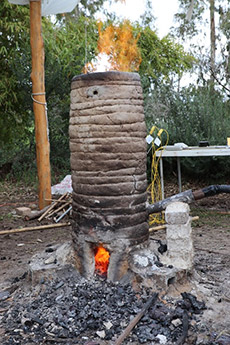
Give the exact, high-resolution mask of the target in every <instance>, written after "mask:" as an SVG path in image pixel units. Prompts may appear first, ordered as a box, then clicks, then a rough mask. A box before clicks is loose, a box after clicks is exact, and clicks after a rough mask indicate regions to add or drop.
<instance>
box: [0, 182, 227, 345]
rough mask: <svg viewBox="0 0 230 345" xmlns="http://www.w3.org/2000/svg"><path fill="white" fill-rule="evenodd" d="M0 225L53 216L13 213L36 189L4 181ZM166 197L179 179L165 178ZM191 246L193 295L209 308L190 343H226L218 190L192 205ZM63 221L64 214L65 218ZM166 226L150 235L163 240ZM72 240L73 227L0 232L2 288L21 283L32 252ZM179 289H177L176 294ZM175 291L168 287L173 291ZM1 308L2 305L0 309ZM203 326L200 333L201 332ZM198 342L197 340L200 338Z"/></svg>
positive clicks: (223, 230) (30, 203)
mask: <svg viewBox="0 0 230 345" xmlns="http://www.w3.org/2000/svg"><path fill="white" fill-rule="evenodd" d="M205 186H206V185H205V184H202V183H197V182H196V183H194V182H190V183H187V184H186V185H185V186H184V188H183V190H187V189H193V190H196V189H199V188H203V187H205ZM0 188H1V189H0V192H1V193H0V230H10V229H15V228H21V227H27V226H30V227H31V226H38V225H44V224H47V223H49V222H50V223H52V221H51V220H50V221H48V220H43V221H42V222H41V223H39V222H38V220H37V219H35V220H30V221H26V220H25V219H24V218H23V217H22V216H19V215H18V214H17V213H16V208H17V207H22V206H25V207H30V208H32V209H38V208H37V194H36V192H35V190H34V189H33V188H28V187H24V186H20V185H17V186H15V185H12V184H8V183H3V184H2V185H1V186H0ZM165 191H166V197H167V196H171V195H174V194H176V193H177V192H178V191H177V183H176V182H175V181H173V182H167V181H166V182H165ZM190 207H191V215H192V216H199V220H198V221H196V222H193V224H192V226H193V238H194V247H195V259H194V276H193V280H195V281H196V284H195V285H194V286H195V287H193V288H194V289H196V294H197V296H198V297H200V299H203V300H205V303H206V306H207V309H206V311H205V312H204V314H203V317H202V320H201V322H200V335H199V336H198V338H197V340H196V342H194V344H206V343H205V339H206V340H207V344H212V342H211V343H210V342H208V341H210V337H211V335H212V336H213V334H215V339H216V341H218V339H220V341H221V339H222V338H221V337H222V336H223V335H224V336H227V338H224V339H227V340H224V341H225V342H213V344H225V345H226V344H230V270H229V265H230V250H229V248H230V196H229V195H228V194H220V195H217V196H214V197H209V198H205V199H202V200H200V201H198V202H196V203H194V204H192V205H191V206H190ZM63 221H64V222H66V219H64V220H63ZM164 236H165V232H164V230H160V231H159V232H157V233H156V234H154V238H156V239H157V238H159V239H162V238H164ZM68 240H71V227H70V226H68V227H63V228H57V229H46V230H37V231H30V232H21V233H15V234H5V235H0V271H1V275H0V291H1V290H4V289H5V288H6V287H9V286H10V285H11V284H14V283H15V282H20V281H22V282H23V278H24V277H25V273H26V272H27V265H28V263H29V262H30V260H31V258H32V256H33V255H34V254H36V253H39V252H41V251H42V250H44V249H45V248H46V247H48V246H50V245H55V244H61V243H64V242H66V241H68ZM179 292H180V291H178V293H179ZM173 293H174V294H175V291H171V294H172V295H173ZM0 313H1V310H0ZM202 329H203V333H202ZM199 341H200V342H199Z"/></svg>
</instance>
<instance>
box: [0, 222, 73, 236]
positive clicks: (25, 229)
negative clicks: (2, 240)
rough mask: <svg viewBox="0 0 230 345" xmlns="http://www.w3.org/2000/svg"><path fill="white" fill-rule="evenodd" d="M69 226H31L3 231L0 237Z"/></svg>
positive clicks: (61, 224)
mask: <svg viewBox="0 0 230 345" xmlns="http://www.w3.org/2000/svg"><path fill="white" fill-rule="evenodd" d="M70 225H71V223H60V224H47V225H39V226H33V227H27V228H21V229H13V230H3V231H0V235H5V234H15V233H17V232H26V231H33V230H35V231H36V230H44V229H52V228H60V227H64V226H70Z"/></svg>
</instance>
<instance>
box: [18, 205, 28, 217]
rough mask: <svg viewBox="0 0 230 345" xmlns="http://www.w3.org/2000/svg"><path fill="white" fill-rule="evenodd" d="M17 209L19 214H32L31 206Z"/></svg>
mask: <svg viewBox="0 0 230 345" xmlns="http://www.w3.org/2000/svg"><path fill="white" fill-rule="evenodd" d="M15 211H16V213H17V214H18V215H20V216H23V217H25V216H28V215H30V214H31V209H30V208H29V207H17V208H16V209H15Z"/></svg>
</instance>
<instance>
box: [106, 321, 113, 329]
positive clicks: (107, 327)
mask: <svg viewBox="0 0 230 345" xmlns="http://www.w3.org/2000/svg"><path fill="white" fill-rule="evenodd" d="M104 326H105V328H106V329H110V328H111V327H113V324H112V322H110V321H108V322H104Z"/></svg>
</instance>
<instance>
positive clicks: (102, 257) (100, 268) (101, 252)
mask: <svg viewBox="0 0 230 345" xmlns="http://www.w3.org/2000/svg"><path fill="white" fill-rule="evenodd" d="M109 257H110V255H109V252H108V250H106V249H105V248H103V247H98V248H97V249H96V254H95V271H97V272H98V273H99V274H102V275H103V274H106V273H107V270H108V266H109Z"/></svg>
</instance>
